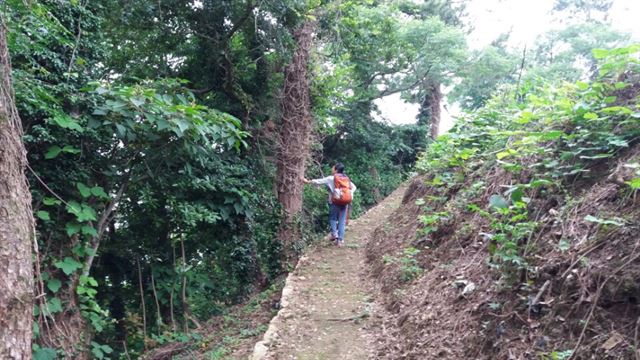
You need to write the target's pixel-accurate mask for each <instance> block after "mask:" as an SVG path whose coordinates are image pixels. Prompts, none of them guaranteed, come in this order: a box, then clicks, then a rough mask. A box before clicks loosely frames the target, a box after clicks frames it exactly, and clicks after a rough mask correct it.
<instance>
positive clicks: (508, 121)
mask: <svg viewBox="0 0 640 360" xmlns="http://www.w3.org/2000/svg"><path fill="white" fill-rule="evenodd" d="M635 51H637V49H626V50H621V51H619V52H617V53H606V54H605V53H603V54H602V57H603V58H606V59H605V60H604V63H603V64H604V65H602V66H601V69H603V70H601V75H602V77H601V78H600V79H601V80H596V81H593V82H578V83H577V84H564V85H562V86H561V87H550V86H542V87H538V88H535V87H533V88H531V92H530V93H529V94H526V95H525V96H524V97H523V98H521V99H519V100H517V101H513V100H511V99H505V98H497V99H494V102H493V104H490V105H489V106H487V107H486V108H484V109H482V110H480V111H479V112H477V113H475V114H472V115H470V117H469V118H468V119H467V120H466V121H465V122H462V123H461V124H459V127H458V129H457V131H455V130H454V132H453V133H451V134H450V135H447V136H445V137H444V138H441V139H439V140H438V141H437V142H436V143H434V144H433V145H432V146H431V148H430V150H428V151H427V152H426V153H425V154H424V155H423V158H422V159H421V160H420V161H419V165H418V166H419V167H421V168H422V170H423V172H424V174H423V175H420V176H419V177H417V178H416V179H414V180H413V182H412V183H411V186H410V187H409V188H408V190H407V192H406V193H405V195H404V199H403V203H402V204H403V205H402V206H401V207H400V208H398V209H397V210H396V211H395V213H394V214H392V215H391V216H390V217H389V220H387V223H386V224H385V225H383V226H381V227H379V228H378V229H377V230H376V232H375V236H374V237H373V238H372V239H371V240H370V241H369V243H368V244H367V259H368V261H369V264H370V265H371V268H372V276H373V277H374V278H375V279H376V283H378V284H379V286H378V294H379V295H380V299H381V302H382V303H383V304H384V306H385V308H386V310H387V315H386V316H385V320H384V321H383V322H382V323H381V324H380V325H379V328H381V329H384V330H383V332H382V334H381V335H380V337H379V341H380V342H381V344H380V346H379V347H378V348H377V354H376V356H375V357H376V358H388V359H399V358H403V359H404V358H406V359H435V358H438V359H527V358H531V359H534V358H535V359H539V358H542V359H569V358H573V359H593V358H596V359H633V358H637V356H639V355H640V353H637V352H636V349H637V345H638V324H639V323H638V317H639V316H640V311H639V310H640V309H639V308H638V299H639V296H640V288H639V287H638V284H639V280H640V279H639V276H640V260H639V259H640V251H639V250H640V249H639V246H640V208H639V207H638V197H637V188H638V172H637V171H638V167H639V165H638V164H639V162H640V146H639V145H638V144H637V141H638V137H637V136H638V134H639V133H640V126H639V125H640V124H639V118H640V113H639V112H638V94H639V92H640V84H639V83H638V73H637V67H636V66H637V62H636V61H635V60H633V61H631V62H630V63H629V64H633V65H630V67H618V68H616V70H615V71H612V72H610V69H612V66H611V65H606V64H612V63H617V64H618V65H620V63H621V62H620V58H621V57H626V56H627V55H628V53H635ZM633 56H635V55H633ZM625 66H628V65H625ZM452 144H455V146H452Z"/></svg>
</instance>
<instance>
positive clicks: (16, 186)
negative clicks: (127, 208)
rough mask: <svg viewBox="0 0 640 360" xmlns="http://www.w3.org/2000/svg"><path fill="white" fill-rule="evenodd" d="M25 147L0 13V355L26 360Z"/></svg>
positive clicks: (29, 237) (30, 223)
mask: <svg viewBox="0 0 640 360" xmlns="http://www.w3.org/2000/svg"><path fill="white" fill-rule="evenodd" d="M26 154H27V152H26V150H25V147H24V144H23V143H22V123H21V121H20V117H19V116H18V111H17V109H16V106H15V101H14V97H13V86H12V84H11V61H10V58H9V49H8V48H7V38H6V27H5V24H4V19H2V18H1V17H0V358H2V359H30V358H31V335H32V322H33V316H32V312H33V264H32V262H31V250H32V242H33V241H34V240H35V238H34V236H35V233H34V220H33V214H32V210H31V193H30V192H29V186H28V184H27V179H26V177H25V175H24V170H25V168H26V165H27V156H26Z"/></svg>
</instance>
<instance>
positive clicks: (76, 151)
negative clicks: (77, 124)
mask: <svg viewBox="0 0 640 360" xmlns="http://www.w3.org/2000/svg"><path fill="white" fill-rule="evenodd" d="M62 151H63V152H66V153H69V154H80V152H81V151H80V149H76V148H74V147H73V146H71V145H65V147H63V148H62Z"/></svg>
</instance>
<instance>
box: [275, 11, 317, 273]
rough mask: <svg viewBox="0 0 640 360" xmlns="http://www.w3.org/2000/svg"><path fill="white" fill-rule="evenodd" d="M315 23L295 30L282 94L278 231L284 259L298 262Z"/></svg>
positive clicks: (308, 22)
mask: <svg viewBox="0 0 640 360" xmlns="http://www.w3.org/2000/svg"><path fill="white" fill-rule="evenodd" d="M313 27H314V26H313V23H312V22H311V21H306V22H305V23H304V24H303V25H302V27H300V28H299V29H298V30H296V31H295V33H294V38H295V40H296V43H297V45H298V48H297V49H296V51H295V52H294V54H293V58H292V59H291V63H290V64H289V65H288V66H287V67H286V68H285V80H284V89H283V94H282V124H281V127H280V138H279V144H278V145H279V154H278V161H277V191H278V200H279V201H280V203H281V204H282V207H283V208H284V211H285V216H286V218H285V222H284V224H283V225H282V226H281V228H280V231H279V237H280V239H281V241H282V242H283V246H284V255H285V257H286V259H285V261H286V262H289V263H292V262H295V259H296V258H297V254H296V251H295V246H294V244H295V240H296V239H297V238H298V237H299V231H298V230H297V227H296V223H295V219H296V216H297V215H298V214H300V211H301V210H302V190H303V183H302V178H303V177H304V170H305V165H306V161H307V158H308V157H309V152H310V147H309V143H310V142H311V132H312V130H313V119H312V115H311V101H310V96H309V76H308V65H309V49H310V47H311V44H312V41H313Z"/></svg>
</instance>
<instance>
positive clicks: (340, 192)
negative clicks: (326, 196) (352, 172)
mask: <svg viewBox="0 0 640 360" xmlns="http://www.w3.org/2000/svg"><path fill="white" fill-rule="evenodd" d="M333 185H334V190H333V194H332V196H331V202H332V203H334V204H336V205H339V206H344V205H349V204H351V200H353V194H351V180H349V178H348V177H347V175H344V174H340V173H337V174H335V175H334V176H333Z"/></svg>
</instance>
